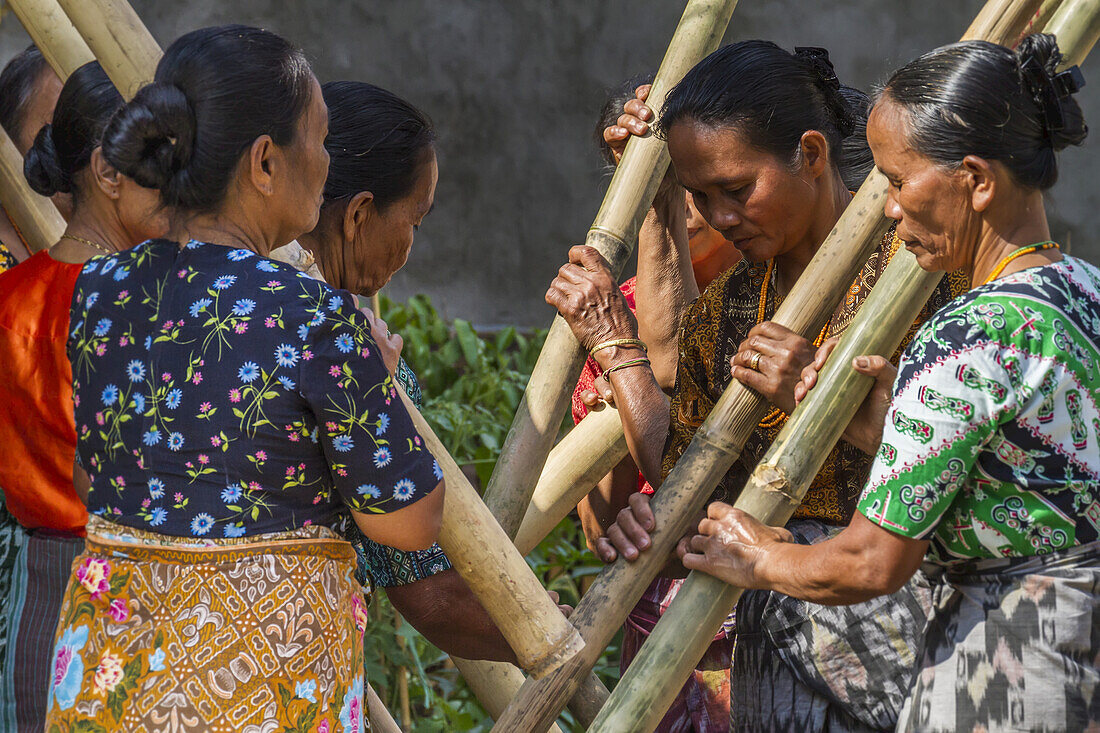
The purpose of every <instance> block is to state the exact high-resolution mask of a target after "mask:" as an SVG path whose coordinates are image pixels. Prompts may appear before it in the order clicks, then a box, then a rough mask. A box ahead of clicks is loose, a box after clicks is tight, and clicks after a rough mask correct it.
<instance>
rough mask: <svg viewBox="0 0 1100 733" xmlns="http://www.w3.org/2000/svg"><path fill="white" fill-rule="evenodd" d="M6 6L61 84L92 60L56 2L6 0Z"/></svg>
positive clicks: (88, 51)
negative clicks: (55, 73)
mask: <svg viewBox="0 0 1100 733" xmlns="http://www.w3.org/2000/svg"><path fill="white" fill-rule="evenodd" d="M8 5H9V6H10V7H11V9H12V12H14V13H15V17H17V18H19V22H20V23H22V24H23V28H25V29H26V31H27V35H29V36H30V37H31V40H32V41H34V45H35V46H37V47H38V50H39V51H41V52H42V55H43V56H44V57H45V58H46V62H47V63H49V65H50V66H51V67H52V68H53V70H54V71H56V72H57V75H58V76H59V77H61V81H62V82H64V81H65V80H66V79H68V78H69V75H70V74H72V73H73V72H74V71H76V70H77V69H79V68H80V67H81V66H83V65H84V64H86V63H88V62H89V61H94V60H95V56H93V55H92V50H91V49H90V48H88V44H86V43H85V42H84V39H83V38H81V37H80V34H79V33H77V30H76V28H75V27H74V26H73V24H72V21H70V20H69V17H68V16H67V15H65V11H64V10H62V9H61V6H60V5H58V4H57V0H8Z"/></svg>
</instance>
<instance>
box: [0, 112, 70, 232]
mask: <svg viewBox="0 0 1100 733" xmlns="http://www.w3.org/2000/svg"><path fill="white" fill-rule="evenodd" d="M0 202H2V203H3V204H4V211H6V212H7V213H8V216H10V217H11V220H12V222H13V223H14V224H15V228H16V229H18V230H19V233H20V235H22V237H23V239H24V241H26V243H27V247H28V248H29V249H30V251H31V252H32V253H34V252H38V251H39V250H43V249H49V248H50V247H51V246H53V244H54V243H55V242H57V240H58V239H60V238H61V235H62V234H64V233H65V220H64V219H62V218H61V214H60V213H58V211H57V207H56V206H54V205H53V202H52V201H50V200H49V199H48V198H46V197H45V196H39V195H38V194H37V193H35V192H34V191H32V190H31V187H30V186H29V185H28V184H27V179H26V178H25V177H24V176H23V156H21V155H20V154H19V151H18V150H16V148H15V143H13V142H12V141H11V138H9V137H8V135H7V133H5V132H4V131H3V130H0Z"/></svg>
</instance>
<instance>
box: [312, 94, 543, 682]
mask: <svg viewBox="0 0 1100 733" xmlns="http://www.w3.org/2000/svg"><path fill="white" fill-rule="evenodd" d="M321 90H322V93H323V95H324V99H325V104H326V105H327V106H328V115H329V130H328V137H327V138H325V148H326V149H327V150H328V153H329V169H328V178H327V179H326V181H325V193H324V203H323V204H322V206H321V215H320V218H319V219H318V222H317V226H316V227H315V228H314V229H313V231H311V232H308V233H306V234H303V235H301V236H300V237H299V238H298V242H299V244H300V245H301V247H303V248H304V250H305V251H306V252H308V253H309V255H310V259H312V261H313V262H314V263H316V265H317V267H318V270H319V271H318V276H319V277H322V278H323V279H324V280H325V281H326V282H328V283H329V284H331V285H333V286H334V287H337V288H341V289H344V290H348V291H350V292H351V293H353V294H355V295H357V296H361V297H363V298H368V297H370V296H372V295H374V294H375V293H377V292H378V291H379V290H380V289H381V288H382V287H383V286H384V285H385V284H386V283H387V282H389V280H390V278H391V277H393V275H394V273H396V272H397V271H398V270H400V269H401V268H402V267H403V266H404V264H405V262H406V261H407V260H408V257H409V253H410V251H411V249H412V245H413V239H414V237H415V234H416V231H417V229H418V228H419V227H420V224H421V223H422V222H423V221H424V218H425V217H426V216H427V215H428V214H429V213H430V212H431V210H432V207H433V205H434V201H435V189H436V183H437V182H438V180H439V165H438V162H437V158H436V152H435V131H434V129H433V127H432V123H431V121H430V120H429V119H428V117H427V115H425V114H424V113H423V112H421V111H420V110H419V109H417V108H416V107H414V106H413V105H411V104H409V103H408V102H406V101H405V100H404V99H401V98H400V97H398V96H397V95H396V94H393V93H392V92H389V91H387V90H385V89H381V88H379V87H376V86H374V85H373V84H367V83H365V82H356V81H334V82H328V83H326V84H324V85H322V87H321ZM364 315H366V316H367V317H368V318H371V319H373V320H374V323H375V328H376V332H377V333H380V334H383V335H382V336H381V339H382V340H384V341H387V342H389V343H392V344H393V348H392V349H391V358H393V359H395V363H394V364H393V368H394V380H395V381H396V382H397V383H398V384H400V385H401V387H402V388H403V389H404V390H405V392H406V394H408V395H409V397H410V399H412V401H413V402H414V403H415V404H416V406H417V407H420V406H421V404H422V394H421V390H420V384H419V383H418V382H417V379H416V374H415V373H414V372H413V370H412V369H411V368H410V367H409V365H408V364H406V363H405V360H404V359H402V358H399V356H398V355H399V354H400V351H401V347H402V345H403V344H402V339H401V336H400V335H398V334H390V333H389V329H388V327H387V326H386V324H385V322H383V321H382V320H381V319H377V318H375V317H374V316H373V314H371V312H370V311H369V310H367V311H365V313H364ZM347 539H348V541H350V542H351V544H352V546H353V547H354V548H355V550H356V555H357V568H356V570H357V577H358V579H359V582H360V583H361V584H362V585H363V586H364V587H370V588H384V589H385V591H386V595H387V597H388V598H389V600H390V602H391V603H392V604H393V606H394V608H396V609H397V610H398V611H399V612H400V613H401V616H402V618H404V619H405V621H407V622H408V623H409V624H411V625H412V626H413V627H414V628H415V629H416V630H417V631H419V632H420V633H421V634H423V635H424V636H425V637H426V638H427V639H429V640H430V641H431V642H432V643H433V644H435V645H436V646H438V647H439V648H440V649H442V650H443V651H445V652H447V653H448V654H453V655H456V656H460V657H464V658H466V659H494V660H500V661H510V662H514V661H515V654H514V653H513V652H512V650H511V648H510V647H509V646H508V643H507V642H506V641H505V640H504V637H503V636H501V634H500V632H499V631H498V630H497V628H496V626H495V624H493V622H492V620H491V619H490V618H489V615H488V613H487V612H486V611H485V609H484V608H483V607H482V606H481V604H480V602H479V601H478V600H477V598H476V597H475V596H474V595H473V592H472V591H471V590H470V589H469V587H468V586H467V585H466V582H465V581H464V580H463V579H462V578H461V577H460V576H459V575H458V572H457V571H456V570H454V568H453V566H452V565H451V562H450V560H449V559H448V558H447V556H446V554H444V552H443V550H442V548H441V547H440V546H439V545H438V544H434V545H432V546H431V547H429V548H428V549H425V550H412V551H400V550H396V549H395V548H393V547H389V546H387V545H385V544H381V543H378V542H375V541H373V540H371V539H370V538H369V537H366V536H364V535H363V533H362V532H361V531H359V529H358V527H356V526H355V525H354V524H349V525H348V527H347ZM551 595H552V596H555V594H551ZM555 598H556V596H555ZM444 610H445V612H442V611H444Z"/></svg>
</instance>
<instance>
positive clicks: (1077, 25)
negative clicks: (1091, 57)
mask: <svg viewBox="0 0 1100 733" xmlns="http://www.w3.org/2000/svg"><path fill="white" fill-rule="evenodd" d="M1043 30H1044V32H1046V33H1053V34H1054V35H1055V37H1057V39H1058V47H1059V48H1060V49H1061V50H1062V65H1063V66H1067V67H1068V66H1073V65H1074V64H1081V63H1083V62H1084V60H1085V57H1086V56H1088V54H1089V51H1091V50H1092V47H1093V46H1095V45H1096V41H1097V39H1098V38H1100V0H1065V1H1064V2H1063V3H1062V5H1061V6H1059V8H1058V10H1057V11H1056V12H1055V13H1054V17H1052V18H1051V19H1050V22H1049V23H1048V24H1047V26H1046V28H1044V29H1043Z"/></svg>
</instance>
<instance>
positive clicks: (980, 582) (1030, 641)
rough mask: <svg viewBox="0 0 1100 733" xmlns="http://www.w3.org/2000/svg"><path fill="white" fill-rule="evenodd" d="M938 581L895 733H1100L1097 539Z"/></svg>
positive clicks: (956, 570) (963, 569)
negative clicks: (917, 668)
mask: <svg viewBox="0 0 1100 733" xmlns="http://www.w3.org/2000/svg"><path fill="white" fill-rule="evenodd" d="M944 579H945V580H946V583H944V584H943V585H940V586H939V587H938V588H937V591H936V599H935V606H934V608H933V611H932V619H931V621H930V622H929V626H928V635H927V639H926V642H925V648H924V654H923V662H922V666H921V670H920V672H919V673H918V675H917V678H916V683H915V685H914V688H913V692H912V694H911V696H910V698H909V700H908V701H907V702H906V705H905V710H904V711H903V713H902V718H901V721H900V722H899V724H898V730H899V731H921V732H922V733H923V732H927V733H933V732H939V731H943V732H944V733H948V732H950V733H955V732H956V731H967V732H969V731H982V733H996V732H997V731H1020V730H1026V731H1093V730H1100V542H1092V543H1089V544H1087V545H1081V546H1078V547H1075V548H1073V549H1070V550H1067V551H1064V552H1059V553H1054V554H1050V555H1040V556H1035V557H1029V558H1008V559H987V560H972V561H969V562H965V563H961V564H959V565H957V566H952V567H950V568H949V569H948V570H947V571H946V572H945V578H944Z"/></svg>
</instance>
